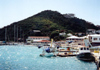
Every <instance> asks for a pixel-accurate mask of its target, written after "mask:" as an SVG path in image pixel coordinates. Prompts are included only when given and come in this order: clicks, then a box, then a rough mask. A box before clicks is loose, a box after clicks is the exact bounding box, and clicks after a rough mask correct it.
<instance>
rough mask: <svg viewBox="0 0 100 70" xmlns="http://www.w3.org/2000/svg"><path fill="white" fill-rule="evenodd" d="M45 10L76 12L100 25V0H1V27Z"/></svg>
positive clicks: (76, 14) (77, 14)
mask: <svg viewBox="0 0 100 70" xmlns="http://www.w3.org/2000/svg"><path fill="white" fill-rule="evenodd" d="M44 10H53V11H58V12H60V13H61V14H66V13H74V14H75V16H76V17H78V18H82V19H85V20H86V21H89V22H92V23H93V24H95V25H100V0H0V28H1V27H4V26H7V25H9V24H11V23H13V22H17V21H20V20H23V19H25V18H28V17H30V16H32V15H35V14H37V13H39V12H41V11H44Z"/></svg>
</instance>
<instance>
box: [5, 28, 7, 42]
mask: <svg viewBox="0 0 100 70" xmlns="http://www.w3.org/2000/svg"><path fill="white" fill-rule="evenodd" d="M6 41H7V28H5V42H6Z"/></svg>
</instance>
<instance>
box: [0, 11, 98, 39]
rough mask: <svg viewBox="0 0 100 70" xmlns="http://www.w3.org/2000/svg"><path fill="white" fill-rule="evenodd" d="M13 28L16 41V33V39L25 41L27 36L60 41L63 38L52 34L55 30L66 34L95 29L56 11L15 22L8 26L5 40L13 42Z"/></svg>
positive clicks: (0, 35)
mask: <svg viewBox="0 0 100 70" xmlns="http://www.w3.org/2000/svg"><path fill="white" fill-rule="evenodd" d="M14 26H15V27H16V29H15V33H16V35H15V37H16V41H17V32H18V38H22V39H24V40H25V39H26V38H27V37H28V36H32V35H37V36H40V35H42V36H50V37H51V38H52V37H53V38H55V39H58V40H60V39H61V38H62V39H63V37H59V35H58V33H54V34H53V33H52V32H53V31H56V30H65V31H66V33H68V32H71V33H73V34H74V33H75V32H83V33H85V32H86V29H88V28H94V29H97V27H96V26H95V25H93V24H90V23H88V22H86V21H85V20H82V19H79V18H76V17H75V18H65V17H64V16H63V15H62V14H60V13H59V12H57V11H51V10H46V11H42V12H40V13H38V14H36V15H34V16H31V17H29V18H27V19H24V20H22V21H19V22H15V23H13V24H11V25H10V26H7V27H6V28H7V36H8V37H7V40H8V41H13V40H14ZM17 28H18V30H17ZM33 30H40V31H41V33H34V32H33ZM0 40H5V28H2V29H0Z"/></svg>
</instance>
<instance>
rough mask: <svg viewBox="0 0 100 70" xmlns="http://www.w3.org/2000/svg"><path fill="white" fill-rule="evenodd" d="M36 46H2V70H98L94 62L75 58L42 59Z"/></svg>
mask: <svg viewBox="0 0 100 70" xmlns="http://www.w3.org/2000/svg"><path fill="white" fill-rule="evenodd" d="M41 53H42V49H38V48H37V47H34V46H24V45H18V46H0V70H96V69H97V67H96V65H95V63H94V62H84V61H80V60H78V59H77V58H76V56H74V57H41V56H39V55H40V54H41Z"/></svg>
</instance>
